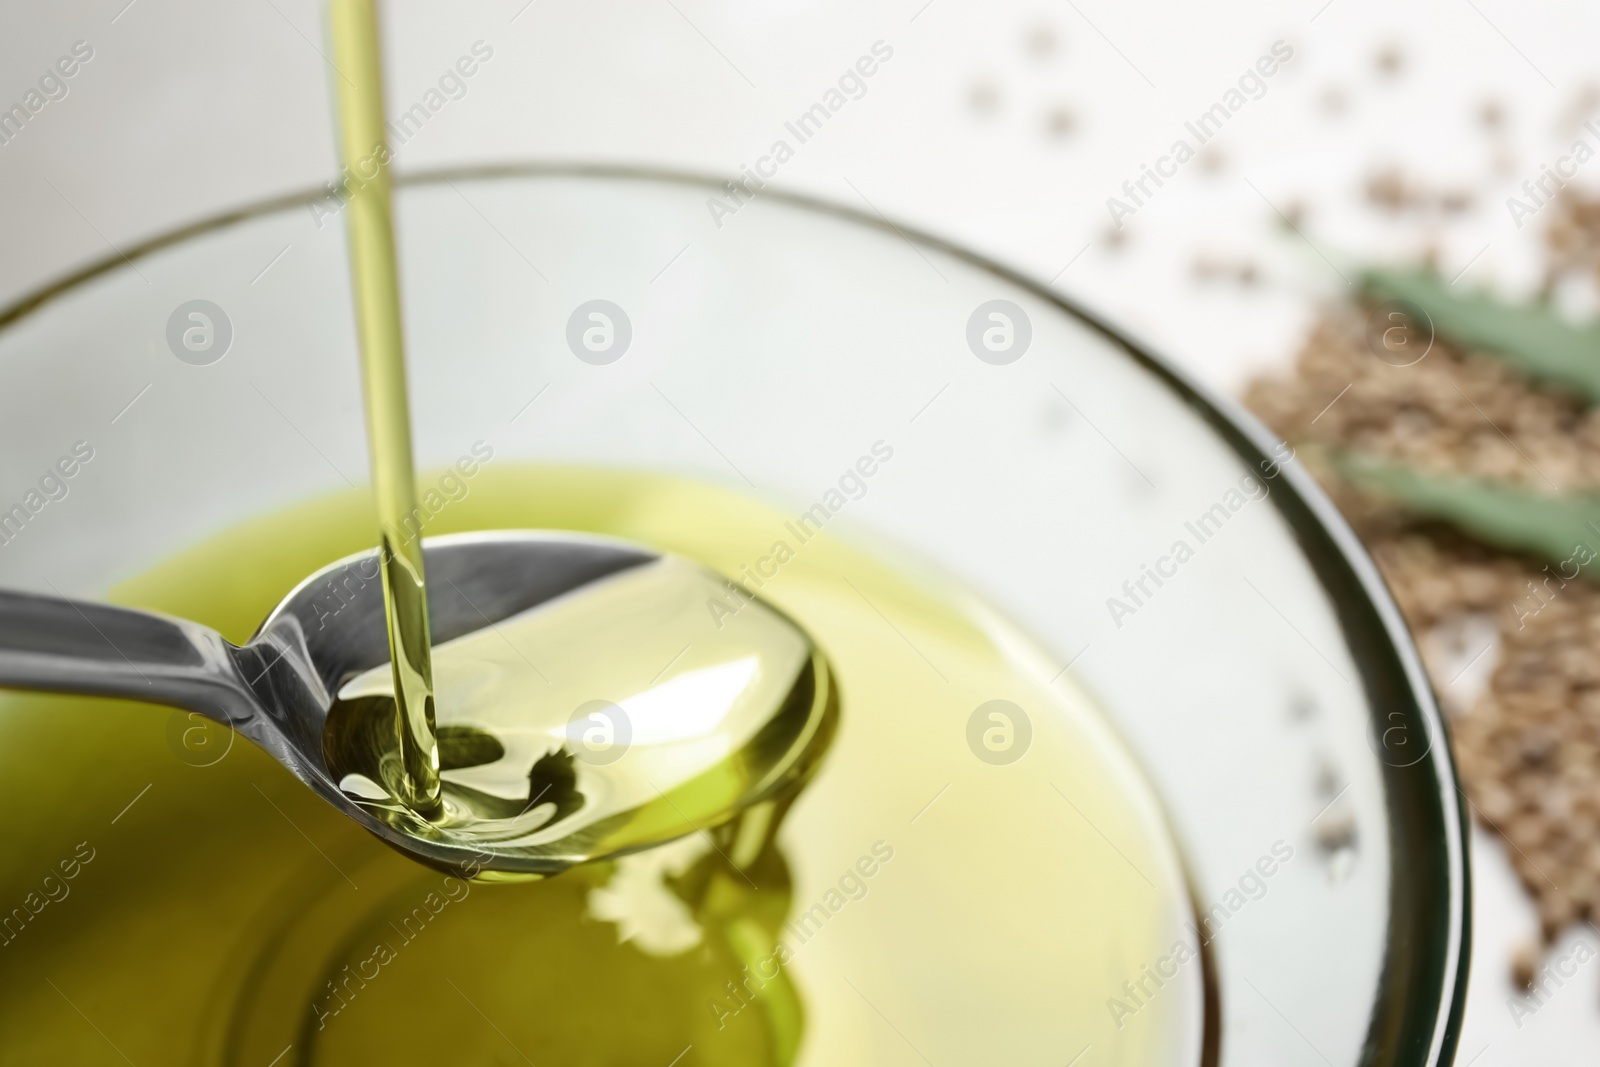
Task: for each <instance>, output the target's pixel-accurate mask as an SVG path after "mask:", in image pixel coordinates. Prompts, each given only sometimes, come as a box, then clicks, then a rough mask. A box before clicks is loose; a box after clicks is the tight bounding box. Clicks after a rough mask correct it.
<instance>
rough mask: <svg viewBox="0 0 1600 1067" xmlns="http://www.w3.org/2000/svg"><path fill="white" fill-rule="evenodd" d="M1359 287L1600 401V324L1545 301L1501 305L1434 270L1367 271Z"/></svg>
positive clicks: (1445, 332) (1468, 343) (1460, 339)
mask: <svg viewBox="0 0 1600 1067" xmlns="http://www.w3.org/2000/svg"><path fill="white" fill-rule="evenodd" d="M1361 288H1362V290H1363V291H1364V292H1365V293H1366V294H1367V296H1368V297H1370V298H1371V299H1373V300H1375V301H1378V302H1382V301H1385V300H1408V301H1410V302H1411V303H1413V304H1415V305H1417V306H1418V307H1420V308H1421V309H1422V310H1423V311H1425V312H1427V314H1428V317H1429V318H1430V319H1432V320H1433V326H1434V329H1435V330H1436V331H1437V332H1438V333H1439V335H1441V336H1443V337H1446V338H1448V339H1450V340H1452V341H1455V342H1457V343H1458V344H1460V345H1462V346H1463V347H1466V348H1470V349H1475V350H1481V351H1484V352H1488V353H1491V354H1493V355H1496V356H1499V357H1500V358H1502V359H1504V360H1505V361H1506V362H1508V363H1510V364H1511V365H1512V366H1514V367H1516V368H1517V369H1518V370H1520V371H1522V372H1523V373H1524V374H1526V375H1528V376H1529V377H1530V378H1537V379H1540V380H1542V381H1546V382H1550V383H1552V384H1555V385H1561V386H1564V387H1566V388H1568V389H1572V390H1575V391H1576V392H1578V393H1579V394H1581V395H1582V396H1584V397H1585V398H1587V399H1588V400H1589V401H1590V402H1591V403H1595V402H1600V324H1592V325H1589V326H1574V325H1572V324H1571V323H1568V322H1566V321H1564V320H1563V319H1562V318H1561V317H1560V316H1559V315H1557V314H1556V313H1555V311H1554V310H1553V309H1552V308H1550V307H1549V306H1548V305H1545V304H1533V305H1528V306H1518V305H1513V304H1502V303H1500V302H1499V301H1497V300H1495V299H1494V298H1493V297H1491V296H1488V295H1486V294H1484V293H1477V292H1472V291H1470V290H1466V291H1458V290H1456V289H1454V288H1452V287H1451V286H1450V284H1449V283H1447V282H1446V281H1445V280H1444V279H1443V278H1441V277H1440V276H1439V275H1438V274H1436V273H1434V272H1432V271H1402V270H1369V271H1366V272H1365V273H1363V274H1362V276H1361Z"/></svg>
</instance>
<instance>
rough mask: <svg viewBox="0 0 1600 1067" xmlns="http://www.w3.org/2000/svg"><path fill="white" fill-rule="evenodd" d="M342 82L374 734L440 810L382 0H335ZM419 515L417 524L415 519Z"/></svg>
mask: <svg viewBox="0 0 1600 1067" xmlns="http://www.w3.org/2000/svg"><path fill="white" fill-rule="evenodd" d="M329 13H330V17H331V21H332V31H333V54H334V63H333V65H334V69H335V77H334V83H335V85H336V86H337V87H338V92H337V95H338V100H339V131H340V142H339V144H340V153H341V155H342V157H343V162H344V165H345V172H346V173H347V174H350V175H351V176H352V180H351V188H350V190H349V194H350V195H349V199H348V202H347V204H346V206H345V218H346V219H347V220H348V223H347V225H348V232H349V238H350V241H349V247H350V279H351V288H352V291H353V293H354V297H355V312H356V332H357V337H358V341H359V344H360V349H361V383H362V392H363V397H364V399H365V402H366V403H365V407H366V422H367V450H368V453H369V454H370V456H371V466H372V489H373V497H374V499H375V500H376V502H377V506H378V531H379V545H378V547H379V552H380V556H379V559H380V560H381V562H382V569H383V607H384V617H385V619H386V620H387V622H388V627H389V661H390V664H391V667H390V673H391V674H392V676H393V690H392V693H393V699H392V701H391V703H390V705H389V708H388V711H387V713H386V715H385V718H386V720H387V721H386V722H384V723H383V724H382V728H381V731H380V734H379V735H377V736H375V737H374V740H375V741H376V742H377V743H378V744H380V745H381V746H382V747H383V749H384V750H385V751H386V752H392V753H394V754H396V755H397V756H398V770H399V773H398V774H396V775H394V776H393V777H394V780H393V782H391V783H388V785H389V786H390V788H392V789H394V790H395V791H396V792H397V793H398V796H399V801H400V803H401V804H402V805H403V806H404V807H405V808H407V809H408V810H411V811H415V812H417V813H418V814H419V815H421V816H423V817H428V816H432V815H436V814H438V813H439V811H440V808H441V801H440V796H439V749H438V744H437V740H436V738H435V707H434V692H433V664H432V641H431V639H430V637H429V634H428V593H427V585H426V581H425V578H424V574H423V565H422V542H421V539H420V538H419V537H417V536H416V535H417V533H418V527H417V525H416V524H417V522H418V520H417V518H416V516H418V514H419V512H418V511H417V490H416V474H415V471H413V469H412V456H411V405H410V401H409V399H408V398H407V395H406V361H405V340H404V329H403V326H402V324H401V304H400V272H399V266H398V263H397V262H396V259H395V253H394V213H393V211H392V210H391V205H390V183H389V149H388V145H387V143H386V141H385V137H384V124H383V69H382V52H381V49H380V45H379V40H378V22H377V12H376V10H375V9H374V5H373V0H332V2H331V3H330V4H329ZM408 523H409V524H412V525H411V528H409V529H408V527H407V524H408Z"/></svg>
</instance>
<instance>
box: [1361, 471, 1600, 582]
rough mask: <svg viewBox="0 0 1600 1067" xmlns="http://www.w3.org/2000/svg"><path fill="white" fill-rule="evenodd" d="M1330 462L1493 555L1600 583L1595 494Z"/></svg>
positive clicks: (1598, 499) (1599, 516)
mask: <svg viewBox="0 0 1600 1067" xmlns="http://www.w3.org/2000/svg"><path fill="white" fill-rule="evenodd" d="M1330 458H1331V459H1332V461H1333V465H1334V468H1335V469H1336V470H1338V472H1339V473H1340V475H1342V476H1343V477H1344V479H1345V480H1346V481H1348V482H1350V484H1352V485H1354V486H1356V487H1357V488H1358V489H1365V490H1367V491H1368V492H1374V493H1379V494H1381V495H1384V496H1389V497H1393V498H1395V499H1397V500H1399V501H1400V502H1401V503H1403V504H1404V505H1405V506H1406V507H1407V509H1408V510H1410V511H1413V512H1415V513H1417V514H1419V515H1425V516H1427V517H1429V518H1434V519H1440V520H1443V521H1445V522H1448V523H1450V524H1451V525H1453V526H1456V527H1458V528H1459V529H1461V530H1462V531H1464V532H1466V533H1469V534H1471V535H1472V536H1474V537H1476V538H1478V539H1479V540H1480V541H1484V542H1486V543H1488V544H1491V545H1494V546H1496V547H1498V548H1504V549H1510V550H1513V551H1518V552H1530V553H1533V554H1535V555H1538V556H1542V557H1544V558H1545V559H1548V560H1551V561H1552V562H1558V563H1559V562H1565V561H1568V560H1574V561H1576V562H1578V563H1579V565H1580V566H1582V567H1583V569H1584V570H1586V571H1588V572H1589V573H1590V574H1591V575H1594V576H1597V577H1600V494H1595V493H1569V494H1565V495H1561V496H1557V495H1554V494H1550V493H1539V492H1533V491H1531V490H1526V489H1518V488H1514V487H1512V486H1508V485H1503V484H1499V483H1496V482H1488V481H1481V480H1478V479H1473V478H1465V477H1461V476H1458V475H1444V474H1431V473H1428V472H1426V471H1421V470H1418V469H1416V468H1415V467H1410V466H1407V465H1406V464H1403V463H1395V462H1391V461H1387V460H1382V459H1377V458H1374V457H1371V456H1362V455H1359V454H1356V453H1350V452H1345V453H1335V454H1332V455H1331V456H1330ZM1580 546H1581V547H1582V548H1583V549H1584V551H1582V552H1581V553H1580V552H1579V551H1578V549H1579V548H1580ZM1569 577H1570V575H1569Z"/></svg>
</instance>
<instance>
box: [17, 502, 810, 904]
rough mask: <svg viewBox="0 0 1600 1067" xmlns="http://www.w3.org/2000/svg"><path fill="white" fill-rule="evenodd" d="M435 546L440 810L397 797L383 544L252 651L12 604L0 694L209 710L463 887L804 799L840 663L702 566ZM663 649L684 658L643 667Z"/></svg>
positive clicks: (106, 609)
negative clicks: (413, 807)
mask: <svg viewBox="0 0 1600 1067" xmlns="http://www.w3.org/2000/svg"><path fill="white" fill-rule="evenodd" d="M423 554H424V559H425V563H426V568H427V582H428V605H429V617H430V623H431V627H432V633H433V639H434V643H435V653H436V662H437V667H436V671H437V676H438V679H439V698H438V704H437V715H438V728H439V751H440V770H441V777H442V778H443V779H444V783H445V796H446V803H445V810H444V812H443V813H442V814H441V815H440V816H438V817H436V818H434V819H432V820H429V819H424V818H422V817H421V816H419V815H417V814H416V813H414V812H412V811H410V810H409V809H407V808H406V807H405V806H404V805H402V804H400V803H399V802H398V801H397V800H396V799H395V797H396V795H397V793H398V789H397V783H396V780H395V774H396V768H397V762H396V760H397V753H396V752H394V751H391V749H390V748H389V747H388V745H387V741H386V739H387V737H388V736H389V731H391V730H392V729H393V728H394V707H393V696H392V688H391V689H389V690H388V691H387V692H385V684H384V680H385V679H386V678H388V674H389V668H388V664H389V648H388V640H387V632H386V630H385V626H384V615H383V612H384V603H383V590H382V581H381V576H380V566H379V563H380V561H379V556H378V552H377V551H376V550H373V551H369V552H364V553H361V554H359V555H355V556H351V557H348V558H346V559H342V560H339V561H337V562H335V563H332V564H329V565H328V566H327V567H324V568H323V569H321V570H319V571H317V572H316V573H315V574H313V575H311V576H310V577H309V578H307V579H306V580H305V581H303V582H302V583H301V584H300V585H299V586H297V587H296V588H295V589H294V590H293V591H291V592H290V593H289V595H288V596H287V597H285V598H284V600H283V601H282V603H280V604H279V605H278V607H277V608H276V609H275V610H274V611H273V612H272V613H271V614H270V615H269V616H268V617H267V619H266V621H265V622H264V623H263V624H262V626H261V628H260V630H258V631H257V633H256V635H255V636H254V637H253V638H252V639H251V640H250V641H248V642H247V643H245V644H244V645H242V646H236V645H233V644H231V643H230V642H228V641H227V640H225V639H224V638H223V637H222V636H221V635H220V634H218V633H217V632H216V631H214V630H211V629H209V628H208V627H204V626H201V625H199V624H197V623H194V622H190V621H187V620H183V619H175V618H171V617H168V616H163V615H157V614H154V613H150V612H142V611H135V610H132V609H128V608H120V607H112V606H109V605H104V604H93V603H84V602H76V601H71V600H66V599H62V598H53V597H43V596H36V595H32V594H24V593H15V592H0V685H4V686H8V687H13V688H23V689H42V690H52V691H60V692H76V693H91V694H101V695H109V696H118V697H126V698H132V699H138V700H144V701H147V702H151V703H158V704H168V705H172V706H176V707H181V708H186V709H188V710H191V711H194V712H197V713H199V714H202V715H205V716H206V717H208V718H210V719H212V720H215V721H216V722H219V723H222V724H224V725H226V726H228V727H230V728H231V729H233V730H235V731H237V732H238V733H240V734H242V735H244V736H245V737H246V738H248V739H249V740H251V741H253V742H254V743H255V744H256V745H258V746H259V747H261V748H263V749H265V750H266V751H267V752H268V753H270V754H271V755H272V756H273V758H274V759H276V760H277V761H278V762H279V763H281V764H283V765H284V766H285V767H286V768H288V769H289V771H290V772H291V773H293V774H294V775H295V777H297V778H299V779H300V780H301V781H302V782H304V783H305V784H306V785H308V786H310V787H311V788H312V789H313V790H315V791H316V792H317V793H318V794H319V795H320V796H322V797H323V798H324V799H325V800H327V801H328V802H329V803H331V804H333V805H334V806H335V807H336V808H338V809H339V810H340V811H342V812H344V813H345V814H346V815H348V816H349V817H350V818H352V819H354V820H356V821H357V822H358V823H360V824H361V825H362V826H363V827H365V828H366V829H367V830H369V831H370V832H372V833H373V834H375V835H376V836H377V837H379V838H380V839H382V840H383V841H385V842H386V843H388V844H390V845H392V846H394V847H395V848H397V849H399V850H400V851H402V852H404V853H406V854H408V855H410V856H412V857H413V858H415V859H417V860H419V861H421V862H423V863H426V864H429V865H431V866H434V867H438V868H441V869H447V870H451V871H453V872H460V873H463V874H466V875H468V876H472V877H506V876H511V877H515V876H539V875H548V874H553V873H558V872H559V871H562V870H565V869H567V868H568V867H571V866H573V865H575V864H577V863H582V862H588V861H592V860H599V859H605V858H608V857H613V856H618V855H622V854H625V853H628V852H633V851H638V850H640V849H644V848H649V847H651V846H653V845H657V844H661V843H663V842H665V841H669V840H673V839H675V838H678V837H682V836H685V835H687V834H690V833H695V832H705V831H708V830H709V829H711V828H713V827H715V826H718V825H721V824H723V823H725V822H728V821H729V820H731V819H733V818H735V817H736V816H738V815H739V814H740V813H741V812H743V811H745V810H747V809H749V808H751V807H753V806H755V805H758V804H761V803H762V802H763V801H766V800H769V799H772V798H775V797H778V796H779V795H780V794H784V793H786V792H788V791H790V790H792V789H793V788H794V787H796V786H797V785H798V784H799V783H800V782H801V781H802V780H803V779H804V778H805V777H806V775H807V774H808V773H809V772H810V771H811V769H812V768H813V767H814V766H815V765H816V762H817V760H818V759H819V758H820V756H821V754H822V752H823V751H824V750H825V748H826V746H827V742H828V740H829V738H830V737H831V734H832V730H833V726H834V723H835V720H836V718H837V714H838V698H837V693H836V691H835V686H834V683H833V679H832V675H831V672H830V671H829V668H828V666H827V662H826V660H825V658H824V657H823V656H822V654H821V653H820V652H819V651H818V650H817V649H816V648H815V646H814V645H813V644H812V642H811V641H810V639H809V638H808V637H806V635H805V634H804V632H803V631H802V630H801V629H800V628H799V627H798V626H796V625H795V624H794V623H793V622H791V621H790V620H789V619H787V618H786V617H785V616H783V615H782V614H780V613H779V612H777V611H776V610H774V609H773V608H771V607H770V606H768V605H766V604H765V603H763V602H761V601H758V600H755V599H754V598H753V597H748V594H744V593H743V592H742V590H741V589H740V588H739V587H735V586H733V585H732V584H731V583H728V582H726V581H725V580H724V579H722V578H721V577H720V576H717V575H715V574H713V573H712V572H710V571H708V570H705V569H704V568H702V567H700V566H698V565H697V564H694V563H691V562H689V561H686V560H683V559H681V558H678V557H675V556H670V555H663V554H658V553H655V552H652V551H650V550H648V549H645V548H642V547H640V546H638V545H633V544H630V543H627V542H624V541H620V540H615V539H607V538H600V537H592V536H584V535H576V534H570V533H564V532H559V533H558V532H547V531H496V532H488V533H472V534H457V535H452V536H448V537H440V538H431V539H427V540H425V541H424V544H423ZM713 603H716V604H720V605H721V607H720V608H716V609H711V610H708V607H709V606H710V605H711V604H713ZM652 640H654V641H656V642H658V643H660V644H659V647H661V648H668V647H669V646H670V650H669V651H667V652H666V653H665V654H664V655H658V656H654V657H652V656H651V655H650V653H651V652H652V651H653V649H652V647H651V645H650V644H649V642H650V641H652ZM662 642H664V643H662ZM680 646H681V648H680ZM669 658H670V661H669ZM657 660H659V662H657ZM540 664H542V666H540ZM630 675H632V676H630Z"/></svg>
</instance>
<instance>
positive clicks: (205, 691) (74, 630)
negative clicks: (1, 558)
mask: <svg viewBox="0 0 1600 1067" xmlns="http://www.w3.org/2000/svg"><path fill="white" fill-rule="evenodd" d="M232 649H233V646H231V645H229V644H228V642H227V641H225V640H223V638H222V635H221V634H219V633H217V632H216V631H215V630H212V629H209V628H207V627H205V626H201V625H199V624H198V623H193V622H187V621H185V620H181V619H172V618H168V617H166V616H164V615H156V614H152V613H150V612H145V611H135V610H133V609H131V608H117V607H111V606H110V605H107V604H94V603H86V602H80V601H75V600H66V599H62V598H59V597H49V596H38V595H35V594H32V593H15V592H8V591H4V590H0V686H5V687H8V688H13V689H44V690H49V691H52V692H62V693H90V694H96V695H102V696H117V697H127V698H130V699H133V700H143V701H148V702H150V703H154V704H170V705H173V706H175V707H181V708H188V709H190V710H193V711H198V712H200V713H201V714H204V715H207V716H210V717H212V718H215V719H218V720H219V721H224V722H226V721H229V720H232V721H238V719H239V717H240V716H241V715H242V714H243V713H245V712H246V711H247V709H248V706H249V701H248V695H247V690H245V689H244V688H243V687H242V686H241V684H240V681H239V678H238V672H237V670H236V668H235V667H234V663H233V658H232ZM241 697H243V698H244V701H245V703H244V704H241V703H240V700H241Z"/></svg>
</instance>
